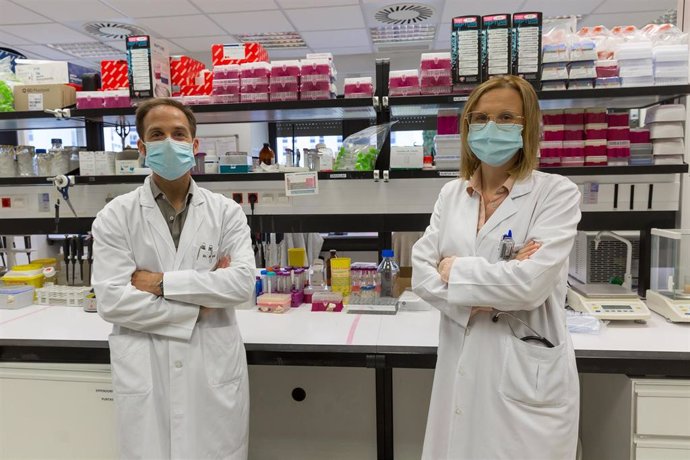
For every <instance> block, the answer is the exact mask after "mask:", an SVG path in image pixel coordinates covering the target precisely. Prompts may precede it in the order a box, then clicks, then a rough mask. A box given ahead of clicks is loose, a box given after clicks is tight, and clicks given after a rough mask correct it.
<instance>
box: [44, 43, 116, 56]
mask: <svg viewBox="0 0 690 460" xmlns="http://www.w3.org/2000/svg"><path fill="white" fill-rule="evenodd" d="M46 46H48V47H50V48H53V49H54V50H57V51H61V52H63V53H67V54H71V55H72V56H75V57H78V58H81V59H99V60H100V59H124V57H125V53H123V52H122V51H120V50H118V49H116V48H113V47H112V46H108V45H106V44H104V43H100V42H87V43H49V44H47V45H46Z"/></svg>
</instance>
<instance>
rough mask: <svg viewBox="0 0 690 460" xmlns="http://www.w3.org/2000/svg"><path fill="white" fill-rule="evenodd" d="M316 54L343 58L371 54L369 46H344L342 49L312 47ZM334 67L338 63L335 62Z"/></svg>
mask: <svg viewBox="0 0 690 460" xmlns="http://www.w3.org/2000/svg"><path fill="white" fill-rule="evenodd" d="M314 52H316V53H333V55H334V56H343V55H348V54H369V53H371V46H346V47H342V48H333V47H321V48H320V47H314ZM335 64H336V67H337V66H338V63H337V62H336V63H335Z"/></svg>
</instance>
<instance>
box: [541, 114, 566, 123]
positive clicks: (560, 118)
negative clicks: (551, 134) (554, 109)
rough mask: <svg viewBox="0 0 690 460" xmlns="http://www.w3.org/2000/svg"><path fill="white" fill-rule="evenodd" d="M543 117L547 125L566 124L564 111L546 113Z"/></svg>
mask: <svg viewBox="0 0 690 460" xmlns="http://www.w3.org/2000/svg"><path fill="white" fill-rule="evenodd" d="M542 119H543V121H544V124H545V125H564V124H565V115H563V114H562V113H559V114H548V113H545V114H544V115H543V116H542Z"/></svg>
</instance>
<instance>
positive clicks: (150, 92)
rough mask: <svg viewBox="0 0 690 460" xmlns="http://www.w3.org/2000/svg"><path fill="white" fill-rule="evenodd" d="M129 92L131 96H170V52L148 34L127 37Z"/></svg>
mask: <svg viewBox="0 0 690 460" xmlns="http://www.w3.org/2000/svg"><path fill="white" fill-rule="evenodd" d="M127 66H128V72H129V94H130V97H132V98H148V97H170V96H171V95H172V88H171V86H170V52H169V51H168V47H167V46H166V45H165V44H164V43H163V42H161V41H160V40H156V39H155V38H153V37H150V36H149V35H135V36H130V37H127Z"/></svg>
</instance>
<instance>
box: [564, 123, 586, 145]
mask: <svg viewBox="0 0 690 460" xmlns="http://www.w3.org/2000/svg"><path fill="white" fill-rule="evenodd" d="M584 139H585V130H584V127H583V126H582V125H565V127H564V130H563V140H564V141H582V140H584Z"/></svg>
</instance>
